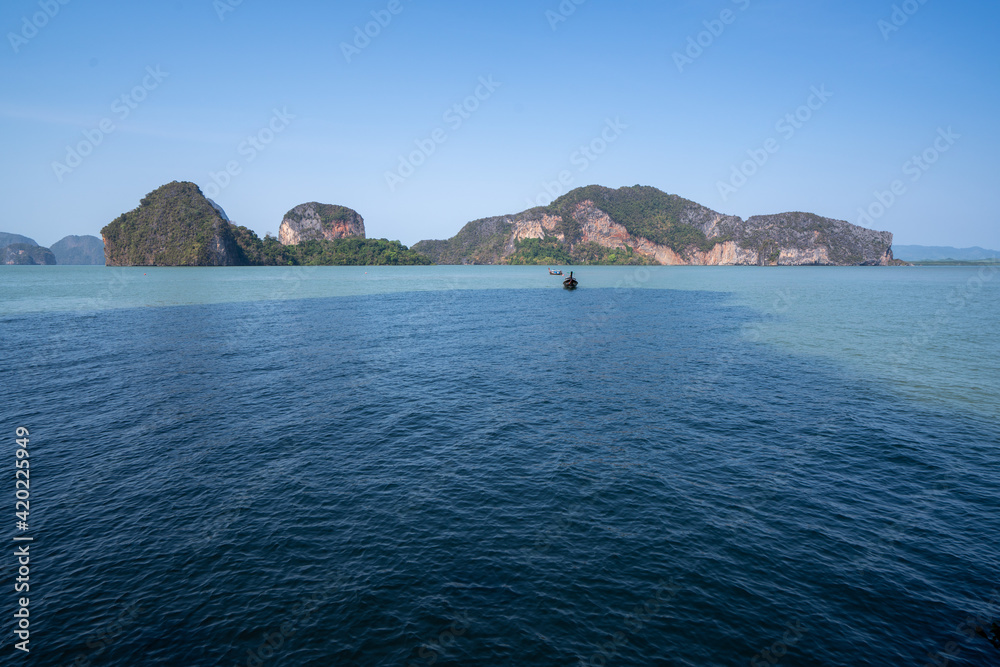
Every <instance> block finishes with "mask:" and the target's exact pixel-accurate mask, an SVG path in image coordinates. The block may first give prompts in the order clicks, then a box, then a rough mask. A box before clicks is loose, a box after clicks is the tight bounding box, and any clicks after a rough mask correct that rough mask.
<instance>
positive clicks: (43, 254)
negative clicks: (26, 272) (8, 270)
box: [0, 243, 56, 266]
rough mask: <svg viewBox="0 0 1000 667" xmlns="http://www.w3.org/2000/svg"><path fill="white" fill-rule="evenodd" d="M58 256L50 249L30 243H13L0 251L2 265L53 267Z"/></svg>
mask: <svg viewBox="0 0 1000 667" xmlns="http://www.w3.org/2000/svg"><path fill="white" fill-rule="evenodd" d="M55 263H56V256H55V255H53V254H52V251H51V250H49V249H48V248H43V247H41V246H37V245H31V244H29V243H12V244H10V245H9V246H6V247H5V248H3V249H2V250H0V264H18V265H35V264H41V265H50V266H51V265H53V264H55Z"/></svg>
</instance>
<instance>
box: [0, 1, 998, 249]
mask: <svg viewBox="0 0 1000 667" xmlns="http://www.w3.org/2000/svg"><path fill="white" fill-rule="evenodd" d="M578 2H579V3H580V4H576V3H578ZM895 7H896V8H897V9H896V10H894V3H893V0H885V1H884V2H882V1H878V0H807V1H803V0H711V1H695V0H688V1H684V0H677V1H671V2H663V1H662V0H660V1H657V2H609V1H608V0H575V1H574V0H563V1H562V3H561V4H560V0H506V1H505V2H483V3H478V2H451V1H431V0H365V1H360V2H326V1H324V2H319V1H316V2H311V1H305V0H300V1H295V0H289V1H286V2H283V3H278V2H273V1H272V2H265V1H264V0H177V1H173V0H164V1H162V2H127V3H126V2H110V1H104V0H86V1H85V0H41V1H39V0H5V2H4V3H3V4H2V7H0V27H2V29H3V33H4V43H3V44H2V45H0V53H2V56H0V68H2V69H0V91H2V92H0V127H2V139H3V141H2V151H3V158H2V161H0V165H2V171H0V183H2V190H0V195H2V202H3V210H2V218H0V231H6V232H15V233H21V234H25V235H28V236H31V237H33V238H34V239H35V240H36V241H38V242H39V243H41V244H42V245H49V244H52V243H54V242H55V241H57V240H58V239H60V238H61V237H63V236H65V235H67V234H98V233H99V232H100V229H101V227H103V226H104V225H105V224H107V223H108V222H110V221H111V220H112V219H114V218H115V217H116V216H118V215H120V214H121V213H123V212H125V211H128V210H131V209H132V208H135V207H136V206H137V205H138V203H139V200H140V199H141V198H142V197H143V196H144V195H145V194H146V193H147V192H149V191H151V190H153V189H155V188H156V187H158V186H160V185H163V184H164V183H167V182H170V181H173V180H188V181H194V182H195V183H197V184H198V185H200V186H201V188H202V190H204V191H205V192H206V194H208V195H209V196H212V197H213V198H214V199H215V200H216V201H217V202H218V203H219V204H220V205H221V206H223V207H224V208H225V209H226V211H227V213H228V214H229V216H230V218H232V219H233V220H234V221H235V222H238V223H239V224H244V225H246V226H248V227H250V228H252V229H254V230H256V231H257V232H258V233H259V234H261V235H263V234H264V233H265V232H271V233H275V232H277V229H278V226H279V224H280V222H281V219H282V217H283V214H284V213H285V212H286V211H288V210H289V209H291V208H292V207H293V206H295V205H297V204H300V203H303V202H307V201H320V202H324V203H331V204H342V205H345V206H349V207H351V208H354V209H356V210H357V211H358V212H359V213H361V215H362V216H363V217H364V218H365V225H366V228H367V230H368V236H369V237H375V238H381V237H385V238H389V239H399V240H401V241H403V242H404V243H406V244H408V245H409V244H413V243H415V242H416V241H418V240H421V239H425V238H447V237H450V236H452V235H453V234H454V233H455V232H457V231H458V230H459V229H460V228H461V226H462V225H463V224H465V223H466V222H468V221H470V220H473V219H476V218H481V217H485V216H490V215H499V214H505V213H515V212H518V211H521V210H523V209H525V208H528V207H529V205H530V204H533V203H536V202H537V203H546V202H547V200H548V195H547V194H546V190H547V189H548V190H550V191H552V192H555V193H558V191H559V189H562V190H565V189H566V188H567V187H570V188H571V187H576V186H582V185H588V184H592V183H596V184H601V185H606V186H609V187H620V186H623V185H636V184H643V185H652V186H656V187H658V188H660V189H662V190H665V191H667V192H670V193H676V194H679V195H681V196H684V197H687V198H689V199H693V200H695V201H697V202H699V203H702V204H704V205H706V206H708V207H710V208H713V209H715V210H717V211H720V212H723V213H728V214H734V215H740V216H742V217H744V218H745V217H748V216H750V215H753V214H764V213H777V212H782V211H795V210H804V211H812V212H815V213H819V214H821V215H825V216H829V217H834V218H839V219H846V220H849V221H851V222H855V223H857V222H858V221H859V220H861V221H862V222H864V223H865V224H866V225H867V226H873V227H876V228H878V229H885V230H889V231H891V232H893V233H894V234H895V235H896V236H895V240H896V243H900V244H911V243H916V244H928V245H955V246H969V245H982V246H986V247H992V248H1000V224H998V223H1000V216H998V211H1000V187H998V186H1000V183H998V173H1000V171H998V168H997V157H998V156H1000V131H998V124H997V118H998V111H997V109H998V102H1000V76H998V74H1000V40H998V39H997V34H998V30H1000V4H998V3H986V2H981V1H975V2H973V1H971V0H949V1H948V2H946V1H945V0H906V1H905V2H902V1H900V0H895ZM373 12H374V14H373ZM894 12H895V16H894ZM379 21H380V22H381V23H379ZM373 22H374V23H373ZM880 22H881V23H880ZM366 29H367V32H368V33H369V34H370V35H374V36H368V35H364V32H365V31H366ZM689 40H690V41H689ZM699 42H700V44H699ZM345 45H348V46H347V47H345ZM482 82H485V83H482ZM477 95H478V97H477ZM456 104H457V105H460V106H459V108H458V110H455V108H454V107H455V105H456ZM810 104H811V105H812V108H809V105H810ZM463 105H464V106H463ZM788 114H791V115H792V117H791V120H788V119H787V118H786V117H787V116H788ZM796 114H797V116H798V117H797V118H796ZM779 121H780V122H779ZM250 138H252V141H251V140H250ZM581 147H586V148H587V150H586V151H581ZM915 156H916V157H917V158H918V159H917V160H914V159H913V158H914V157H915ZM754 159H756V162H754V161H753V160H754ZM401 161H402V164H401ZM748 161H749V162H748ZM227 169H229V172H231V173H227ZM411 171H412V173H411ZM387 174H394V176H392V177H387ZM213 175H214V176H213ZM560 175H562V177H563V182H564V183H560V182H559V179H560ZM546 186H547V187H546ZM894 186H895V190H896V192H893V189H894ZM880 200H881V201H880ZM860 211H867V212H868V214H869V215H870V216H871V217H870V220H864V219H862V213H861V212H860Z"/></svg>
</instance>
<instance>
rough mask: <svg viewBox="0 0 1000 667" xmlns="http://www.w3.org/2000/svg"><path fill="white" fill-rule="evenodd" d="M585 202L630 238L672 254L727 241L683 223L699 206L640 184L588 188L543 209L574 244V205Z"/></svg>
mask: <svg viewBox="0 0 1000 667" xmlns="http://www.w3.org/2000/svg"><path fill="white" fill-rule="evenodd" d="M585 201H591V202H593V203H594V205H595V206H596V207H597V208H599V209H600V210H602V211H604V212H605V213H607V214H608V216H609V217H610V218H611V219H612V220H614V221H615V222H617V223H618V224H620V225H621V226H623V227H624V228H625V229H626V230H628V233H629V234H631V235H632V236H635V237H637V238H644V239H647V240H649V241H652V242H653V243H656V244H659V245H662V246H666V247H668V248H670V249H671V250H674V251H681V250H683V249H684V248H687V247H690V246H695V247H697V248H698V249H700V250H704V251H707V250H711V249H712V247H713V246H715V244H717V243H722V242H724V241H728V240H729V239H728V238H727V237H721V236H716V237H713V238H708V237H706V236H705V233H704V232H703V231H702V230H701V229H699V228H698V227H696V226H694V225H692V224H690V223H685V222H684V221H683V217H684V214H685V212H686V211H688V210H689V209H690V208H691V207H699V206H698V204H695V202H693V201H690V200H688V199H684V198H683V197H679V196H677V195H671V194H667V193H666V192H663V191H662V190H658V189H657V188H654V187H650V186H643V185H636V186H634V187H630V188H629V187H626V188H618V189H617V190H614V189H612V188H605V187H602V186H600V185H588V186H586V187H582V188H577V189H576V190H572V191H571V192H568V193H566V194H565V195H563V196H562V197H559V198H558V199H556V200H555V201H554V202H552V204H550V205H549V206H548V207H546V211H547V212H548V213H549V214H550V215H558V216H560V217H562V219H563V224H564V230H563V234H564V235H565V237H566V238H567V239H571V240H572V241H574V242H575V241H576V239H578V238H579V225H580V223H579V222H578V221H577V220H576V219H575V212H574V211H575V208H576V206H577V205H578V204H581V203H583V202H585ZM699 208H700V207H699ZM567 222H568V223H569V224H567Z"/></svg>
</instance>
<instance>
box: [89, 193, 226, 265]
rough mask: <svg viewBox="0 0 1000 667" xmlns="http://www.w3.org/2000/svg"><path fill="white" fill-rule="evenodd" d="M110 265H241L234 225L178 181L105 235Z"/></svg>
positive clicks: (124, 216)
mask: <svg viewBox="0 0 1000 667" xmlns="http://www.w3.org/2000/svg"><path fill="white" fill-rule="evenodd" d="M101 236H102V238H103V239H104V258H105V263H106V264H107V265H108V266H239V265H241V264H243V263H244V260H243V258H242V253H241V250H240V248H239V246H238V245H237V243H236V239H235V236H234V233H233V226H232V225H231V224H230V223H228V222H226V221H225V220H223V218H222V216H221V215H220V214H219V212H218V210H216V208H215V207H214V206H213V205H212V203H211V202H209V200H208V199H207V198H206V197H205V195H203V194H202V192H201V190H200V189H199V188H198V186H197V185H195V184H194V183H187V182H178V181H174V182H172V183H168V184H167V185H164V186H163V187H160V188H158V189H156V190H154V191H152V192H150V193H149V194H148V195H146V196H145V197H143V199H142V201H141V202H140V203H139V206H138V208H136V209H134V210H132V211H129V212H128V213H124V214H122V215H121V216H119V217H118V218H116V219H115V220H114V221H113V222H111V223H110V224H108V225H107V226H106V227H104V229H102V230H101Z"/></svg>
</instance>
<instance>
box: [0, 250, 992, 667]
mask: <svg viewBox="0 0 1000 667" xmlns="http://www.w3.org/2000/svg"><path fill="white" fill-rule="evenodd" d="M553 268H555V267H553ZM563 268H566V267H563ZM572 269H573V270H574V272H575V277H576V278H577V279H578V280H579V282H580V286H579V289H577V290H576V291H567V290H564V289H562V284H561V279H560V278H556V277H551V276H549V275H548V272H547V271H546V269H545V267H488V266H440V267H314V268H313V267H287V268H285V267H282V268H270V267H268V268H108V267H70V266H66V267H61V266H55V267H7V266H4V267H0V349H2V352H3V363H2V367H0V386H2V388H3V401H2V402H0V438H2V441H3V446H2V447H0V457H2V460H0V465H2V466H3V468H4V469H6V470H7V471H8V472H7V473H6V475H5V476H4V479H5V480H6V481H5V482H4V484H6V488H5V489H4V490H3V491H2V494H3V495H4V497H6V498H7V500H6V501H4V506H5V507H6V514H5V515H4V516H5V518H4V519H3V526H2V527H3V535H4V537H3V539H5V540H6V542H7V547H6V548H4V549H3V555H2V556H0V576H2V578H3V582H2V586H0V590H2V591H4V592H3V593H2V594H0V612H2V615H0V618H2V619H4V620H2V621H0V636H2V637H3V638H4V640H3V645H2V646H0V664H3V665H66V666H69V665H72V666H75V667H86V666H90V665H94V666H97V665H116V666H117V665H121V666H134V665H224V666H226V667H230V666H236V665H245V666H247V667H261V666H263V665H267V666H272V665H273V666H279V665H282V666H284V665H288V666H300V665H308V666H311V665H317V666H319V665H323V666H328V665H402V666H404V667H422V666H430V665H436V666H438V667H440V666H450V665H456V666H479V665H483V666H486V665H491V666H492V665H515V666H535V665H538V666H550V665H554V666H561V665H564V666H566V667H571V666H573V667H576V666H581V667H583V666H614V665H643V666H645V665H688V666H698V667H701V666H705V665H751V666H764V665H766V666H769V667H770V666H772V665H788V666H793V665H852V666H861V665H873V666H880V667H881V666H885V665H917V666H922V665H937V666H939V667H940V666H942V665H954V666H963V665H977V666H978V665H998V664H1000V646H994V645H993V643H991V641H990V638H991V634H990V624H991V623H994V622H1000V339H998V335H1000V266H983V267H787V268H785V267H590V266H582V267H572ZM18 429H22V431H21V433H23V434H26V435H24V437H22V438H19V437H18ZM19 440H20V441H21V442H20V443H19V442H18V441H19ZM23 461H28V462H29V463H30V466H24V465H22V463H21V462H23ZM19 472H23V473H25V474H23V475H19V474H18V473H19ZM29 474H30V477H29ZM22 478H23V480H22ZM18 481H24V482H25V484H19V485H16V482H18ZM29 495H30V498H28V496H29ZM18 499H24V500H25V502H26V503H30V508H26V507H25V506H23V505H22V506H15V502H16V500H18ZM16 512H21V514H16ZM27 554H30V556H29V555H27ZM19 580H21V581H19ZM21 585H23V586H21ZM19 586H21V587H20V588H18V587H19ZM25 587H27V588H25ZM977 627H978V628H981V629H982V631H983V634H985V635H986V636H985V637H984V636H981V635H980V634H978V633H977V632H976V628H977ZM18 632H21V633H22V634H20V635H19V634H18ZM994 639H996V638H994ZM25 641H27V643H24V642H25ZM997 643H998V644H1000V640H997ZM18 644H20V648H19V647H18ZM25 648H26V649H28V651H29V653H26V652H25V651H24V650H23V649H25Z"/></svg>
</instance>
